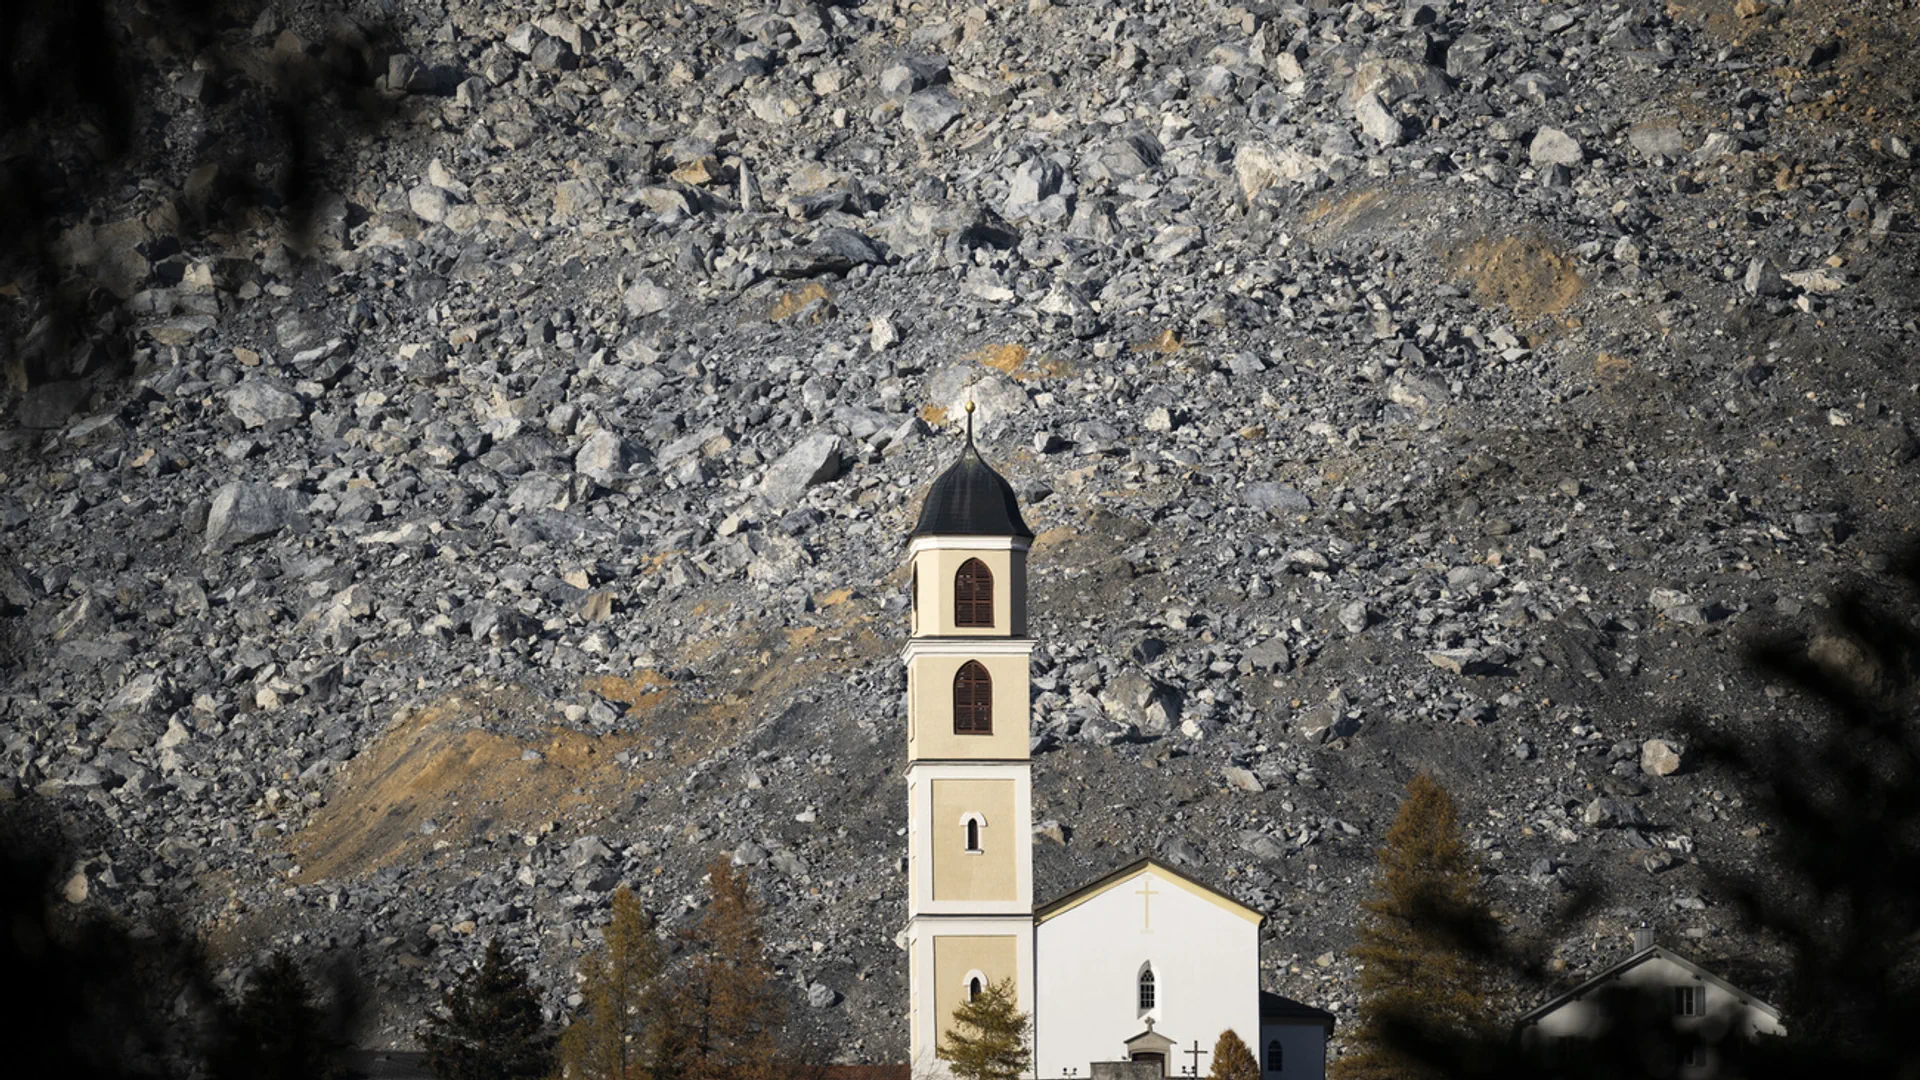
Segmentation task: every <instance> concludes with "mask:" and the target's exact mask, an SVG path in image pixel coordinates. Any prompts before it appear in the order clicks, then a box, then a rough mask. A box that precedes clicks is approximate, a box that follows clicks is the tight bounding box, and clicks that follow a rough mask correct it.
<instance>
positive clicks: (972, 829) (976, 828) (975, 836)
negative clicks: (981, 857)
mask: <svg viewBox="0 0 1920 1080" xmlns="http://www.w3.org/2000/svg"><path fill="white" fill-rule="evenodd" d="M967 850H968V851H971V852H974V853H976V854H978V853H979V851H980V819H979V818H977V817H970V818H968V819H967Z"/></svg>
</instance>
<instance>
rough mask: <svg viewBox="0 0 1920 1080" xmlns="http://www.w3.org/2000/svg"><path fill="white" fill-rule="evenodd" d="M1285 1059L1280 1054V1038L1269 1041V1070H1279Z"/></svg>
mask: <svg viewBox="0 0 1920 1080" xmlns="http://www.w3.org/2000/svg"><path fill="white" fill-rule="evenodd" d="M1283 1060H1284V1059H1283V1058H1282V1057H1281V1054H1280V1040H1279V1039H1274V1040H1272V1041H1271V1042H1269V1043H1267V1071H1268V1072H1279V1071H1280V1067H1281V1064H1282V1062H1283Z"/></svg>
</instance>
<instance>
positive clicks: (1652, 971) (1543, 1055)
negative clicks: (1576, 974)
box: [1517, 927, 1787, 1080]
mask: <svg viewBox="0 0 1920 1080" xmlns="http://www.w3.org/2000/svg"><path fill="white" fill-rule="evenodd" d="M1629 1005H1631V1006H1634V1007H1635V1008H1636V1009H1638V1010H1639V1011H1638V1012H1637V1014H1636V1015H1637V1020H1638V1022H1641V1023H1645V1022H1646V1020H1647V1019H1648V1018H1649V1017H1656V1016H1664V1017H1665V1018H1666V1020H1667V1023H1668V1024H1669V1025H1670V1031H1671V1033H1672V1035H1673V1038H1672V1039H1671V1043H1670V1045H1671V1049H1672V1053H1673V1055H1674V1058H1675V1060H1674V1061H1673V1062H1672V1069H1673V1072H1671V1073H1669V1074H1668V1075H1672V1076H1677V1077H1680V1078H1682V1080H1711V1078H1713V1077H1717V1076H1721V1075H1723V1065H1724V1064H1725V1059H1727V1058H1728V1057H1729V1056H1730V1055H1729V1053H1728V1050H1729V1049H1730V1047H1729V1041H1730V1040H1735V1039H1739V1040H1746V1041H1749V1042H1751V1041H1754V1040H1758V1039H1762V1038H1765V1037H1770V1036H1784V1035H1785V1034H1786V1031H1787V1029H1786V1025H1785V1024H1784V1023H1783V1022H1782V1021H1781V1017H1780V1010H1779V1009H1777V1008H1775V1007H1774V1006H1772V1005H1770V1004H1768V1003H1767V1002H1765V1001H1762V1000H1760V999H1759V998H1758V997H1755V996H1754V995H1752V994H1750V993H1748V992H1747V991H1745V990H1742V989H1740V988H1739V987H1737V986H1735V985H1733V984H1732V983H1730V982H1728V981H1727V980H1725V979H1723V978H1721V977H1720V976H1719V975H1716V974H1714V973H1713V972H1711V971H1708V970H1707V969H1706V968H1704V967H1702V966H1701V965H1700V964H1698V963H1696V962H1695V961H1693V960H1692V959H1691V958H1689V957H1687V956H1684V955H1682V954H1680V953H1678V952H1675V951H1673V950H1671V949H1667V948H1665V947H1663V946H1661V945H1660V944H1659V943H1658V942H1657V941H1655V940H1654V934H1653V931H1652V930H1650V929H1648V928H1645V927H1640V928H1637V929H1635V930H1634V934H1633V951H1632V952H1631V953H1630V954H1628V955H1627V956H1626V957H1624V958H1622V959H1621V960H1619V961H1618V962H1616V963H1614V964H1612V965H1610V966H1609V967H1607V968H1606V969H1605V970H1603V971H1600V972H1599V973H1597V974H1595V975H1594V976H1593V977H1592V978H1590V979H1587V980H1586V981H1585V982H1582V983H1581V984H1579V985H1578V986H1575V987H1573V988H1572V989H1570V990H1567V991H1566V992H1564V993H1561V994H1559V995H1556V996H1555V997H1553V998H1552V999H1551V1000H1548V1001H1546V1002H1543V1003H1542V1004H1540V1005H1539V1006H1538V1007H1536V1008H1534V1009H1532V1010H1530V1011H1529V1012H1527V1013H1526V1014H1525V1015H1523V1016H1522V1017H1520V1019H1519V1021H1518V1024H1517V1028H1518V1034H1519V1038H1520V1040H1521V1043H1522V1045H1524V1046H1526V1047H1529V1048H1530V1049H1532V1050H1534V1051H1535V1052H1536V1053H1537V1054H1538V1056H1539V1057H1540V1059H1541V1060H1542V1061H1543V1062H1544V1063H1546V1064H1548V1065H1549V1066H1550V1065H1552V1064H1553V1063H1555V1062H1559V1061H1566V1060H1572V1058H1573V1057H1574V1055H1577V1054H1579V1053H1580V1052H1581V1050H1580V1046H1581V1044H1582V1043H1586V1042H1593V1041H1596V1040H1600V1039H1604V1038H1606V1037H1607V1035H1608V1034H1609V1032H1611V1031H1612V1030H1614V1027H1615V1024H1616V1023H1617V1022H1618V1021H1619V1020H1620V1015H1619V1014H1620V1012H1621V1011H1622V1010H1623V1009H1624V1008H1626V1007H1627V1006H1629Z"/></svg>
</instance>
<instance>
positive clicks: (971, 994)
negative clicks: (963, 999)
mask: <svg viewBox="0 0 1920 1080" xmlns="http://www.w3.org/2000/svg"><path fill="white" fill-rule="evenodd" d="M981 989H982V987H981V986H980V976H978V975H975V976H974V977H973V978H971V979H968V980H967V1000H968V1001H976V1000H978V999H979V997H980V991H981Z"/></svg>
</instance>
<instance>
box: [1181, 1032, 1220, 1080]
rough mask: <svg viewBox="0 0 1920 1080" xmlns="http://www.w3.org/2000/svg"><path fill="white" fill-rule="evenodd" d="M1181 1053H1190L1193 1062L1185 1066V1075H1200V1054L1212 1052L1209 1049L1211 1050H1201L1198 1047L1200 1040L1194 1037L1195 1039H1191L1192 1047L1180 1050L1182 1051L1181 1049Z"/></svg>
mask: <svg viewBox="0 0 1920 1080" xmlns="http://www.w3.org/2000/svg"><path fill="white" fill-rule="evenodd" d="M1181 1053H1183V1054H1191V1055H1193V1064H1191V1065H1189V1066H1187V1075H1188V1076H1199V1075H1200V1055H1201V1054H1210V1053H1212V1051H1211V1050H1202V1049H1200V1040H1199V1039H1195V1040H1193V1049H1191V1050H1182V1051H1181Z"/></svg>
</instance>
